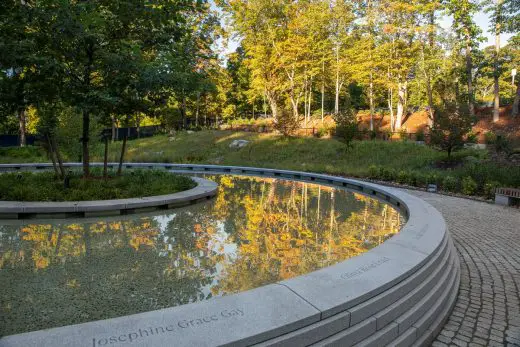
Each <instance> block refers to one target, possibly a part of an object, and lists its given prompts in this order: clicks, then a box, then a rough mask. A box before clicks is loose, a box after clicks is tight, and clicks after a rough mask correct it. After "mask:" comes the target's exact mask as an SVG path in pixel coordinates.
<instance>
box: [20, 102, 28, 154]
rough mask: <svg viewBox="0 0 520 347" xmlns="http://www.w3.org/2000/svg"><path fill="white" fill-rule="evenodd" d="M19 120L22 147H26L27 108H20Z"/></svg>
mask: <svg viewBox="0 0 520 347" xmlns="http://www.w3.org/2000/svg"><path fill="white" fill-rule="evenodd" d="M18 122H19V127H20V147H25V146H26V145H27V139H26V128H27V118H26V117H25V108H22V109H20V111H19V112H18Z"/></svg>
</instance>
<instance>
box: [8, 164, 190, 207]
mask: <svg viewBox="0 0 520 347" xmlns="http://www.w3.org/2000/svg"><path fill="white" fill-rule="evenodd" d="M92 174H93V175H96V174H98V175H99V174H101V170H100V169H99V168H92ZM110 174H111V177H109V178H108V179H107V180H105V179H102V178H99V177H98V178H91V179H87V180H85V179H82V178H81V173H80V172H77V171H75V172H72V174H71V175H70V185H69V188H67V189H65V188H64V186H63V181H62V180H59V179H56V177H55V175H54V173H53V172H50V171H46V172H34V173H33V172H20V173H3V174H1V175H0V176H1V178H2V179H1V180H0V200H6V201H78V200H106V199H122V198H131V197H142V196H152V195H164V194H171V193H175V192H178V191H183V190H187V189H190V188H193V187H194V186H195V185H196V184H195V182H193V181H192V180H191V179H190V178H189V177H186V176H179V175H174V174H172V173H170V172H167V171H163V170H135V171H124V173H123V175H122V176H121V177H115V176H113V174H114V173H113V172H110Z"/></svg>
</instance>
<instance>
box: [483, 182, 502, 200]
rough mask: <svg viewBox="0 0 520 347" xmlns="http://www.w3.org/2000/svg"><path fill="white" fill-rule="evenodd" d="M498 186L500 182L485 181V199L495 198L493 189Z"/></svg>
mask: <svg viewBox="0 0 520 347" xmlns="http://www.w3.org/2000/svg"><path fill="white" fill-rule="evenodd" d="M499 187H500V183H499V182H497V181H491V182H486V183H485V184H484V196H485V197H486V198H487V199H494V198H495V190H496V189H497V188H499Z"/></svg>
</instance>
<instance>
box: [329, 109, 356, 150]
mask: <svg viewBox="0 0 520 347" xmlns="http://www.w3.org/2000/svg"><path fill="white" fill-rule="evenodd" d="M334 120H335V121H336V131H335V135H336V137H337V138H338V140H339V141H341V142H342V143H344V144H345V148H346V149H347V150H348V149H350V148H351V147H352V141H354V138H355V137H356V135H357V134H358V132H359V125H358V122H357V120H356V116H355V114H354V110H352V109H347V110H346V111H344V112H340V113H338V114H336V115H335V119H334Z"/></svg>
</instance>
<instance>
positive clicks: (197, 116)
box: [195, 92, 200, 127]
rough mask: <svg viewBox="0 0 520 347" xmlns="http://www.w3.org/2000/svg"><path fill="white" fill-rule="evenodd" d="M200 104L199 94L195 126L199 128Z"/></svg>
mask: <svg viewBox="0 0 520 347" xmlns="http://www.w3.org/2000/svg"><path fill="white" fill-rule="evenodd" d="M199 104H200V92H197V103H196V105H195V126H196V127H198V126H199Z"/></svg>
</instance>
